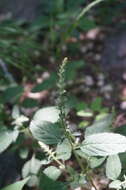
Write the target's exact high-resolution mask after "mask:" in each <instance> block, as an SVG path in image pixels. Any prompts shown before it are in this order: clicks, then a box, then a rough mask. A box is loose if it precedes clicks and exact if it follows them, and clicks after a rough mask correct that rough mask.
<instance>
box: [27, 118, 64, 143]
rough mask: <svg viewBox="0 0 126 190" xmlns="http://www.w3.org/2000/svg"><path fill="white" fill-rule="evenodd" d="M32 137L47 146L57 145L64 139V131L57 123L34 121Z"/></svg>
mask: <svg viewBox="0 0 126 190" xmlns="http://www.w3.org/2000/svg"><path fill="white" fill-rule="evenodd" d="M30 130H31V132H32V135H33V136H34V138H35V139H37V140H38V141H42V142H43V143H45V144H57V143H58V142H60V140H61V139H62V135H63V131H62V129H61V128H60V126H59V125H58V124H57V123H51V122H48V121H40V120H38V121H37V120H32V122H31V124H30Z"/></svg>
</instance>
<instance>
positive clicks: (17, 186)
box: [1, 177, 29, 190]
mask: <svg viewBox="0 0 126 190" xmlns="http://www.w3.org/2000/svg"><path fill="white" fill-rule="evenodd" d="M28 180H29V177H28V178H26V179H24V180H22V181H18V182H16V183H14V184H11V185H8V186H7V187H4V188H2V189H1V190H22V188H23V187H24V185H25V184H26V183H27V181H28Z"/></svg>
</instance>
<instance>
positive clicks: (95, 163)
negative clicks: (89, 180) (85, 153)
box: [89, 157, 106, 169]
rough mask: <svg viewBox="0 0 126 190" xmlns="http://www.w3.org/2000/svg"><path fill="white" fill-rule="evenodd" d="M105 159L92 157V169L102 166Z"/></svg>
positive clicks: (90, 161)
mask: <svg viewBox="0 0 126 190" xmlns="http://www.w3.org/2000/svg"><path fill="white" fill-rule="evenodd" d="M105 159H106V157H103V158H97V157H91V158H90V160H89V164H90V167H91V168H92V169H93V168H96V167H98V166H100V165H101V164H102V163H103V162H104V161H105Z"/></svg>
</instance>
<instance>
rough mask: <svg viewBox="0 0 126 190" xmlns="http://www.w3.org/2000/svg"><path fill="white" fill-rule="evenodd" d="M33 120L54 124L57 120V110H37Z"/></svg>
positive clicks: (50, 108) (51, 108)
mask: <svg viewBox="0 0 126 190" xmlns="http://www.w3.org/2000/svg"><path fill="white" fill-rule="evenodd" d="M33 120H37V121H39V120H41V121H49V122H52V123H56V122H57V121H58V120H59V110H58V108H57V107H55V106H51V107H46V108H42V109H39V110H38V111H37V112H36V113H35V115H34V117H33Z"/></svg>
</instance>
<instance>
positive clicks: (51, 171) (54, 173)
mask: <svg viewBox="0 0 126 190" xmlns="http://www.w3.org/2000/svg"><path fill="white" fill-rule="evenodd" d="M43 173H44V174H45V175H47V176H48V177H49V178H50V179H52V180H54V181H55V180H57V179H58V178H59V176H60V175H61V170H60V169H58V168H56V167H55V166H49V167H47V168H46V169H45V170H44V171H43Z"/></svg>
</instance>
